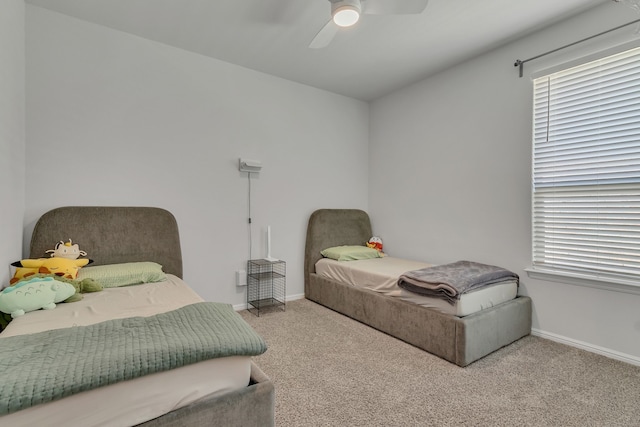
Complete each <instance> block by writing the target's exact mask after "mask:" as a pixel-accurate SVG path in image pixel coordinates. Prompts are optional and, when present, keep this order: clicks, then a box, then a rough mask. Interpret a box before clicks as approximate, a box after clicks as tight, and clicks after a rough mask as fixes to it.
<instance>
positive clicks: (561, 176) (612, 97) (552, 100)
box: [532, 48, 640, 286]
mask: <svg viewBox="0 0 640 427" xmlns="http://www.w3.org/2000/svg"><path fill="white" fill-rule="evenodd" d="M533 110H534V111H533V116H534V117H533V200H532V210H533V218H532V222H533V224H532V225H533V236H532V237H533V240H532V242H533V269H534V270H542V271H548V272H551V273H554V274H560V275H562V274H567V275H576V274H577V275H578V276H584V277H587V278H594V279H596V280H603V281H612V282H616V281H617V282H623V283H635V284H637V285H638V286H640V48H636V49H632V50H628V51H626V52H622V53H619V54H616V55H613V56H609V57H607V58H604V59H600V60H597V61H593V62H589V63H587V64H583V65H580V66H577V67H573V68H570V69H567V70H563V71H560V72H557V73H554V74H550V75H547V76H543V77H540V78H537V79H535V80H534V108H533Z"/></svg>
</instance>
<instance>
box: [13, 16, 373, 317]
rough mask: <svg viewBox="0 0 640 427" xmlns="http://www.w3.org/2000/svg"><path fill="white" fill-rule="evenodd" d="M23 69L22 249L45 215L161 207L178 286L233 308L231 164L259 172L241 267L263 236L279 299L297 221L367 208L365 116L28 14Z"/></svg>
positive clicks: (298, 271)
mask: <svg viewBox="0 0 640 427" xmlns="http://www.w3.org/2000/svg"><path fill="white" fill-rule="evenodd" d="M27 62H28V67H27V68H28V69H27V116H28V120H27V159H28V160H27V171H28V173H27V182H26V198H27V201H26V221H25V241H26V242H28V241H29V239H30V236H31V232H32V229H33V226H34V223H35V221H36V220H37V219H38V217H39V216H40V215H41V214H42V213H44V212H45V211H47V210H49V209H51V208H54V207H58V206H64V205H123V206H125V205H138V206H159V207H163V208H166V209H168V210H170V211H171V212H173V213H174V215H175V216H176V218H177V220H178V225H179V227H180V232H181V240H182V251H183V259H184V278H185V280H186V281H187V282H188V283H189V284H190V285H191V286H192V287H193V288H194V289H195V290H196V291H197V292H198V293H199V294H200V295H202V296H203V297H204V298H205V299H207V300H215V301H222V302H228V303H231V304H241V303H243V301H245V294H244V292H245V288H236V286H235V271H236V270H240V269H245V268H246V260H247V259H248V258H249V237H248V236H249V234H248V232H249V229H248V225H247V218H248V179H247V174H246V173H240V172H239V171H238V158H239V157H247V158H250V159H258V160H262V162H263V169H262V172H261V173H260V175H258V176H255V177H254V178H252V182H251V192H252V197H251V209H252V219H253V225H252V229H253V245H252V246H253V257H254V258H259V257H263V256H265V255H266V253H265V251H264V247H265V244H264V232H265V230H266V227H267V226H268V225H270V226H271V230H272V238H273V241H272V256H274V257H278V258H281V259H284V260H285V261H286V262H287V294H288V295H290V296H294V295H300V294H302V293H303V272H302V268H303V254H304V238H305V232H306V222H307V220H308V217H309V215H310V214H311V213H312V212H313V211H314V210H315V209H317V208H323V207H354V208H363V209H364V208H367V207H368V206H367V184H368V182H367V176H368V139H369V134H368V131H369V122H368V114H369V110H368V108H369V107H368V105H367V104H365V103H363V102H359V101H355V100H353V99H350V98H346V97H342V96H338V95H335V94H331V93H328V92H324V91H321V90H317V89H314V88H310V87H307V86H303V85H300V84H297V83H292V82H289V81H286V80H282V79H279V78H275V77H272V76H268V75H265V74H262V73H258V72H254V71H251V70H248V69H245V68H241V67H238V66H235V65H231V64H228V63H225V62H221V61H218V60H214V59H211V58H207V57H204V56H201V55H197V54H193V53H190V52H187V51H184V50H180V49H176V48H173V47H169V46H166V45H162V44H159V43H155V42H152V41H149V40H146V39H142V38H139V37H135V36H132V35H129V34H125V33H122V32H118V31H114V30H110V29H107V28H105V27H101V26H97V25H94V24H91V23H88V22H83V21H79V20H76V19H73V18H70V17H67V16H64V15H61V14H57V13H54V12H50V11H47V10H44V9H41V8H38V7H34V6H29V5H28V6H27ZM329 189H330V190H329ZM68 238H72V239H73V236H60V239H62V240H64V239H68ZM53 243H55V242H52V244H53ZM78 243H79V244H80V247H81V249H82V242H78ZM87 250H88V249H87ZM88 252H89V257H90V256H91V252H90V250H88Z"/></svg>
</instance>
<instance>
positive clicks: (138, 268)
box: [77, 262, 167, 288]
mask: <svg viewBox="0 0 640 427" xmlns="http://www.w3.org/2000/svg"><path fill="white" fill-rule="evenodd" d="M80 270H86V271H83V272H82V274H79V273H80V272H78V277H77V279H78V280H83V279H93V280H95V281H96V282H98V283H100V284H102V286H103V287H105V288H117V287H119V286H129V285H139V284H141V283H153V282H163V281H165V280H167V276H166V274H164V272H163V271H162V266H161V265H160V264H156V263H155V262H127V263H123V264H109V265H97V266H95V267H85V268H81V269H80Z"/></svg>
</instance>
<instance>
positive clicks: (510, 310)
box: [304, 209, 531, 366]
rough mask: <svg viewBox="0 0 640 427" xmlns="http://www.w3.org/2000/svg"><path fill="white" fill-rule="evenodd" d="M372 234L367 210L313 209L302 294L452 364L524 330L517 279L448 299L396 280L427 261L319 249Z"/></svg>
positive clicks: (526, 304)
mask: <svg viewBox="0 0 640 427" xmlns="http://www.w3.org/2000/svg"><path fill="white" fill-rule="evenodd" d="M372 236H373V233H372V228H371V223H370V220H369V216H368V215H367V214H366V213H365V212H364V211H361V210H356V209H320V210H317V211H315V212H314V213H313V214H312V215H311V217H310V218H309V223H308V227H307V238H306V247H305V265H304V279H305V283H304V290H305V297H306V298H307V299H309V300H312V301H315V302H317V303H319V304H322V305H324V306H326V307H328V308H331V309H333V310H335V311H338V312H340V313H342V314H345V315H347V316H349V317H352V318H354V319H356V320H358V321H360V322H363V323H365V324H367V325H369V326H372V327H374V328H376V329H378V330H380V331H383V332H385V333H388V334H390V335H392V336H394V337H396V338H399V339H401V340H403V341H406V342H408V343H410V344H412V345H415V346H416V347H419V348H421V349H423V350H426V351H428V352H430V353H433V354H435V355H436V356H439V357H441V358H443V359H445V360H448V361H450V362H452V363H455V364H456V365H459V366H467V365H469V364H470V363H472V362H474V361H476V360H478V359H480V358H482V357H484V356H486V355H488V354H490V353H492V352H494V351H496V350H498V349H499V348H501V347H503V346H505V345H508V344H510V343H512V342H514V341H516V340H517V339H519V338H521V337H523V336H525V335H528V334H529V333H530V332H531V299H530V298H528V297H526V296H518V295H517V289H518V288H517V280H515V281H514V280H504V281H501V282H499V283H497V284H493V285H491V286H488V287H487V288H483V289H482V290H481V291H471V292H468V293H465V294H463V295H462V296H461V298H460V299H459V300H457V301H456V302H455V303H454V304H450V303H449V302H447V301H444V300H442V299H438V298H435V299H434V298H430V297H423V296H422V295H418V294H416V293H414V292H410V291H408V290H406V289H403V288H399V287H398V286H397V282H398V278H399V277H400V276H401V275H402V274H403V273H405V272H408V271H414V270H418V269H422V268H425V267H428V266H429V265H428V264H425V263H419V262H413V261H407V260H400V259H394V258H377V259H366V260H357V261H346V262H345V261H335V260H329V259H326V258H323V256H322V255H321V251H323V250H325V249H327V248H332V247H337V246H344V245H363V244H364V243H365V242H367V241H368V240H369V239H370V238H371V237H372Z"/></svg>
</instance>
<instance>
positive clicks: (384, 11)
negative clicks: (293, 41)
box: [309, 0, 429, 49]
mask: <svg viewBox="0 0 640 427" xmlns="http://www.w3.org/2000/svg"><path fill="white" fill-rule="evenodd" d="M328 1H329V3H331V19H330V20H329V22H327V23H326V25H325V26H324V27H322V29H321V30H320V31H319V32H318V34H316V36H315V37H314V38H313V40H311V43H310V44H309V47H310V48H312V49H320V48H323V47H325V46H328V45H329V43H331V40H333V37H334V36H335V35H336V34H337V33H338V31H339V30H340V28H344V27H350V26H352V25H354V24H355V23H356V22H358V20H359V19H360V15H410V14H418V13H422V11H424V9H425V8H426V7H427V3H428V2H429V0H328Z"/></svg>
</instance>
